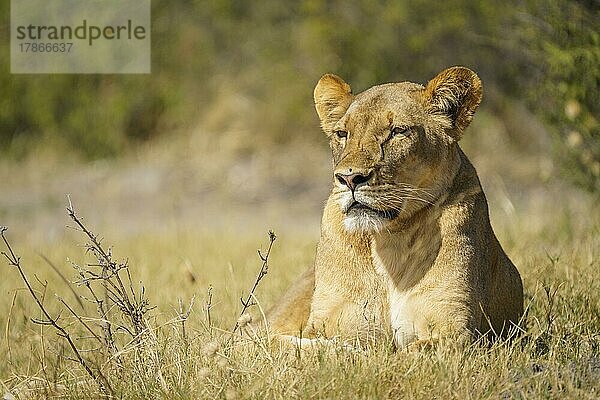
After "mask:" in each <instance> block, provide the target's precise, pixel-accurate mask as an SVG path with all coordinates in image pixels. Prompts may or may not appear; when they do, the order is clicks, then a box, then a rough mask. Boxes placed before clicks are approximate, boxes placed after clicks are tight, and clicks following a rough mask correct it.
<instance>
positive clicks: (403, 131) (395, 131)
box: [391, 126, 410, 137]
mask: <svg viewBox="0 0 600 400" xmlns="http://www.w3.org/2000/svg"><path fill="white" fill-rule="evenodd" d="M391 134H392V137H395V136H408V135H409V134H410V129H408V128H402V127H399V126H395V127H393V128H392V129H391Z"/></svg>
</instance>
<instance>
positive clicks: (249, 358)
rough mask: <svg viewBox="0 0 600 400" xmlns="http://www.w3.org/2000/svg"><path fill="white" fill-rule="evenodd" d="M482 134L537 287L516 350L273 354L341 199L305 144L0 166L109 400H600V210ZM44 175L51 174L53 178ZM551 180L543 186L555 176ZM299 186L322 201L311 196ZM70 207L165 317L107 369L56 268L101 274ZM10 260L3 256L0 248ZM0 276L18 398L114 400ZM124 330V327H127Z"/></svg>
mask: <svg viewBox="0 0 600 400" xmlns="http://www.w3.org/2000/svg"><path fill="white" fill-rule="evenodd" d="M481 120H482V121H483V123H482V125H480V126H479V128H478V127H477V126H476V128H475V129H478V132H479V133H480V134H479V135H478V136H477V138H480V139H477V141H474V142H471V143H469V142H467V144H466V152H467V154H468V155H469V156H470V157H471V159H472V160H473V162H474V164H475V166H476V167H477V168H478V170H479V172H480V175H481V177H482V182H483V187H484V190H485V191H486V193H487V195H488V199H489V203H490V214H491V219H492V225H493V226H494V229H495V231H496V234H497V236H498V238H499V239H500V242H501V243H502V245H503V247H504V249H505V250H506V252H507V254H508V255H509V256H510V257H511V259H512V260H513V262H514V263H515V264H516V265H517V267H518V269H519V271H520V273H521V276H522V278H523V282H524V287H525V296H526V299H525V306H526V308H527V321H526V326H524V327H523V328H524V331H525V332H524V334H523V335H522V336H521V337H520V338H519V339H517V340H514V341H512V342H498V343H495V344H494V345H492V346H486V345H483V344H478V343H475V344H473V345H471V346H468V347H466V348H464V347H458V346H456V345H455V344H454V343H452V341H450V340H447V341H442V342H441V343H440V344H439V345H438V346H436V347H435V348H433V349H424V350H422V351H410V352H407V351H404V350H396V351H394V349H393V348H392V346H390V344H389V343H379V344H377V346H376V347H374V348H370V349H368V350H367V351H349V350H347V349H337V348H333V349H332V348H317V349H315V350H314V351H297V350H296V349H293V348H291V349H290V348H279V347H278V346H277V345H273V344H271V343H269V341H268V337H267V335H266V334H265V333H264V331H263V330H262V329H261V328H262V323H261V322H260V320H259V316H260V314H261V310H262V311H265V312H266V310H268V308H269V307H270V306H271V305H273V304H275V302H276V301H277V299H278V298H279V297H280V296H281V295H282V294H283V293H284V291H285V289H286V287H287V286H288V285H289V284H290V283H291V282H292V281H293V280H294V278H295V277H296V276H298V275H299V274H300V273H301V272H302V271H304V270H305V269H306V268H307V267H308V266H309V265H310V264H311V262H312V260H313V257H314V251H315V245H316V242H317V240H318V234H319V228H318V224H319V212H320V209H321V207H322V204H323V200H324V199H325V197H326V195H327V187H328V184H329V183H328V181H329V177H328V174H329V172H328V170H327V168H328V160H327V158H328V155H327V152H326V150H325V149H321V150H319V151H320V152H314V151H313V152H311V151H308V150H307V149H306V148H302V147H298V148H296V151H295V153H294V154H293V155H291V154H287V153H281V154H280V155H279V157H280V158H274V159H269V158H268V157H267V155H266V154H265V155H259V156H256V155H255V156H252V157H246V158H244V156H243V155H240V154H238V153H235V154H226V153H227V151H228V150H226V149H225V150H224V148H223V147H222V146H221V147H219V146H216V147H215V149H217V150H218V152H217V151H215V152H213V153H214V154H213V155H212V156H211V151H204V152H203V153H197V152H196V151H195V149H196V147H195V144H194V143H195V142H194V139H193V137H192V138H191V139H189V141H188V142H185V141H184V142H183V145H181V144H180V145H178V146H177V148H176V149H172V148H168V146H166V145H165V146H164V147H163V148H162V149H161V148H160V145H157V146H156V147H150V148H148V149H145V150H144V151H143V152H141V153H140V154H139V155H136V156H132V157H129V158H128V159H124V160H120V161H117V162H114V163H111V164H101V163H96V164H91V165H87V164H77V163H76V162H74V163H73V165H74V166H75V167H72V168H66V167H64V165H63V164H64V163H53V161H52V160H50V161H48V160H44V159H43V157H39V158H37V159H36V160H34V161H32V162H30V163H29V164H27V163H25V164H19V165H10V164H2V166H3V167H2V169H0V174H1V177H2V179H3V182H4V185H5V190H4V191H3V192H2V196H1V197H0V225H9V230H8V231H7V232H6V233H5V235H6V237H7V238H8V240H9V241H10V243H11V245H12V247H13V250H14V251H15V252H16V253H17V254H18V255H19V256H21V257H22V258H21V265H22V267H23V269H24V271H25V273H26V274H27V276H28V278H29V279H30V281H31V282H32V284H33V286H34V287H35V288H36V290H37V293H38V295H39V296H43V297H44V305H45V307H46V308H47V309H48V310H49V311H50V313H51V314H52V315H54V316H58V315H60V319H59V322H60V323H61V324H63V326H65V327H66V328H67V329H68V330H69V331H70V332H71V333H72V335H73V337H74V338H75V343H76V345H77V346H78V347H79V348H80V350H81V354H82V355H83V357H84V358H85V359H86V360H87V362H88V363H89V364H90V365H91V366H92V367H93V369H94V370H95V371H100V372H102V374H103V375H105V376H106V379H107V381H108V383H109V384H110V387H111V390H110V391H106V393H105V394H106V395H108V396H113V397H114V398H125V399H198V398H208V399H212V398H217V399H219V398H225V399H234V398H239V399H246V398H247V399H264V398H278V399H289V398H306V399H309V398H316V399H354V398H365V399H376V398H405V399H412V398H419V399H435V398H437V399H510V398H515V399H537V398H556V399H559V398H560V399H596V398H598V396H599V394H600V262H599V255H600V254H599V253H600V231H599V229H600V228H599V227H600V213H599V210H598V206H597V197H594V195H590V194H585V193H583V192H580V191H578V190H577V189H574V188H573V187H571V186H569V185H567V184H565V183H564V182H562V181H560V180H556V179H549V178H548V172H544V171H541V169H540V168H541V167H540V166H544V165H545V164H544V162H543V160H542V161H540V160H538V159H536V158H535V157H533V158H532V157H529V158H525V157H524V156H523V155H522V154H519V153H517V152H514V151H513V152H511V153H510V154H511V155H512V160H513V162H512V163H511V166H510V167H509V166H507V165H506V164H503V163H504V162H505V161H506V159H507V158H508V156H505V155H501V156H499V158H494V157H495V154H496V153H495V152H494V151H490V149H495V148H498V143H496V142H493V141H492V142H490V143H488V144H486V142H485V141H490V135H486V133H489V132H488V131H486V130H485V129H483V128H481V127H482V126H484V125H485V126H488V127H489V126H490V121H486V120H485V116H484V117H482V118H481ZM492 122H493V121H492ZM488 130H489V129H488ZM186 140H187V139H186ZM205 145H206V144H205V143H204V142H203V143H202V146H205ZM503 146H504V145H503ZM199 147H200V145H198V148H199ZM232 151H234V150H232ZM224 153H225V155H224ZM194 154H196V157H197V158H198V160H199V161H198V160H197V161H194V160H196V159H194ZM197 154H201V156H198V155H197ZM211 157H212V158H211ZM261 157H262V158H261ZM220 158H223V160H225V161H222V163H224V164H223V165H229V166H228V167H227V168H225V169H224V170H226V171H229V173H230V176H229V178H228V177H227V176H224V175H223V173H222V172H220V171H221V169H220V168H221V166H222V165H221V164H218V162H219V160H220ZM190 160H191V161H190ZM519 160H520V161H519ZM307 161H309V163H308V164H310V165H311V168H309V169H308V170H306V169H305V170H303V171H302V174H301V175H303V176H301V177H300V178H299V179H295V178H294V179H293V171H298V170H300V169H299V167H298V166H299V165H301V164H302V163H303V162H304V163H306V162H307ZM40 163H42V165H44V166H45V168H38V166H39V165H40ZM226 163H229V164H226ZM278 165H285V167H279V168H278V167H277V166H278ZM305 165H306V164H305ZM538 171H541V172H539V174H541V175H544V174H545V175H544V176H542V177H541V178H540V177H539V176H538ZM550 172H552V170H550ZM244 174H245V175H244ZM306 176H311V177H314V180H312V181H311V180H308V181H307V180H306V179H304V178H305V177H306ZM157 182H158V183H157ZM211 182H225V183H224V184H223V186H221V187H219V186H217V185H216V183H215V184H211ZM299 182H300V183H299ZM307 182H308V183H307ZM302 184H305V185H312V186H315V187H316V189H314V188H313V189H310V190H308V189H306V190H305V189H304V188H306V187H307V186H302ZM249 185H255V186H256V185H258V188H257V187H252V186H249ZM269 185H271V186H269ZM208 192H210V193H212V196H213V198H212V200H210V201H209V200H207V195H206V193H208ZM66 193H70V194H71V198H72V200H73V204H74V207H75V209H76V210H78V212H79V215H80V216H81V217H82V218H83V220H84V222H85V224H86V226H87V227H88V228H89V229H91V230H92V231H93V232H95V233H96V234H98V235H99V237H100V238H102V244H103V245H104V246H106V248H107V249H108V248H111V249H112V252H113V253H112V255H113V257H114V259H115V260H117V261H118V260H128V265H129V268H130V272H131V280H132V283H133V287H134V288H135V290H136V291H137V290H139V287H140V284H143V286H144V288H145V297H146V298H147V299H148V301H149V303H150V306H154V308H153V309H151V310H150V311H149V312H148V313H147V314H146V315H145V318H146V321H147V322H146V323H147V327H148V329H147V331H145V332H144V333H143V335H141V336H140V340H137V341H136V340H131V338H128V337H127V335H125V334H123V333H119V334H118V335H117V336H118V339H117V342H118V346H119V353H118V354H117V355H114V356H113V357H105V356H103V355H102V354H103V353H102V348H101V347H102V346H99V345H98V343H94V341H93V340H90V334H89V333H88V332H86V331H85V330H84V329H82V327H81V324H78V322H77V320H76V319H75V318H74V317H73V316H72V315H70V313H69V312H68V310H66V309H65V307H64V306H63V305H62V304H61V303H60V302H59V300H58V299H57V298H56V297H55V295H54V294H55V293H56V294H59V295H60V296H61V297H62V298H64V299H65V301H66V302H68V303H69V304H70V305H71V306H72V307H74V309H76V310H77V313H78V314H79V315H82V316H89V317H91V318H92V319H89V320H87V321H88V324H89V325H90V326H92V327H93V329H95V330H96V332H98V331H99V330H98V328H97V326H98V324H100V323H101V321H99V319H98V314H97V313H96V309H95V305H94V304H92V303H89V302H87V301H86V300H85V299H83V300H82V303H83V305H84V309H82V308H81V306H79V305H78V301H77V298H76V296H75V295H74V294H73V292H72V291H71V289H69V286H71V288H73V289H74V290H75V291H77V293H83V292H82V289H83V288H81V287H77V286H76V285H72V284H71V285H67V283H65V281H64V280H63V279H62V278H61V277H60V275H59V274H58V273H57V272H56V271H55V270H54V269H53V268H52V267H51V266H50V265H49V262H50V263H52V264H53V265H54V266H55V267H56V269H57V270H58V271H60V274H62V275H63V276H64V277H65V278H66V279H67V280H69V281H74V280H76V271H75V269H74V268H73V264H74V263H75V264H79V265H85V264H86V263H93V262H94V258H93V257H92V256H91V255H90V254H89V253H88V254H86V250H85V248H84V244H85V243H86V242H88V240H87V239H86V238H85V236H84V235H82V233H81V232H78V231H76V230H73V229H70V228H68V227H65V225H69V226H73V223H72V221H70V220H69V218H68V216H67V214H66V212H65V211H64V208H65V206H66V205H67V200H66V197H65V196H64V195H65V194H66ZM240 193H242V194H240ZM236 196H237V197H236ZM269 229H273V230H274V231H275V233H276V235H277V240H276V241H275V242H274V245H273V249H272V252H271V254H270V256H269V262H268V266H269V269H268V274H267V275H266V276H265V277H264V278H263V279H262V280H261V282H260V283H259V285H258V289H257V290H256V292H255V297H256V301H257V302H258V305H254V306H252V307H251V311H252V314H253V315H254V316H255V321H254V324H253V326H254V327H255V328H254V329H256V331H255V332H253V331H252V329H249V328H248V327H245V328H244V329H242V335H240V332H239V331H238V332H237V334H236V336H235V337H234V339H229V337H230V335H229V332H230V331H231V330H232V329H233V328H234V326H235V323H236V321H237V319H238V317H239V316H240V312H241V310H242V304H241V301H240V298H246V296H247V295H248V292H249V291H250V289H251V288H252V286H253V284H254V282H255V278H256V275H257V273H258V271H259V270H260V268H261V264H262V261H261V259H260V257H259V255H258V253H257V250H258V249H261V250H262V253H263V254H264V252H265V250H266V247H267V246H268V243H269V239H268V235H267V232H268V230H269ZM0 247H1V249H2V251H6V249H5V246H4V244H3V243H2V242H0ZM45 259H47V260H48V261H49V262H48V261H46V260H45ZM0 276H1V277H2V279H1V280H0V293H1V294H2V296H1V297H0V327H1V328H2V329H1V333H2V335H1V340H0V355H1V360H0V361H1V362H0V379H1V385H2V387H1V389H2V391H3V393H6V395H5V399H12V398H22V399H30V398H34V399H35V398H39V399H46V398H57V399H58V398H66V399H89V398H100V397H101V395H102V393H101V391H100V389H99V385H98V383H97V382H96V381H94V379H92V378H91V377H90V376H89V375H88V374H87V373H86V371H85V370H84V368H83V367H82V366H81V365H80V364H79V363H78V362H77V361H72V359H73V358H74V357H75V355H74V354H73V352H72V350H71V349H70V348H69V346H68V345H67V343H66V341H65V339H64V338H62V337H59V336H57V335H56V330H55V329H54V328H53V327H52V326H43V325H39V324H34V323H33V322H32V321H31V318H34V319H40V318H41V313H40V310H39V308H37V306H36V304H35V302H34V300H33V298H32V296H31V295H30V294H29V293H28V292H27V291H26V290H25V285H24V283H23V281H22V280H21V279H20V277H19V274H18V271H17V270H16V269H15V268H14V267H11V266H9V265H8V263H7V262H6V260H4V259H3V260H1V261H0ZM46 282H47V284H46V289H45V291H44V290H43V284H45V283H46ZM194 296H195V297H194ZM192 298H194V304H193V307H192V308H191V312H190V314H189V317H188V318H187V320H186V321H185V323H183V324H182V318H181V316H180V314H181V311H180V306H179V300H180V299H181V302H182V308H183V311H184V313H185V311H186V310H187V309H188V307H189V305H190V302H191V300H192ZM209 317H210V318H209ZM114 318H115V320H114V321H113V322H115V323H119V322H120V317H119V313H114ZM117 358H118V361H117ZM11 396H13V397H11Z"/></svg>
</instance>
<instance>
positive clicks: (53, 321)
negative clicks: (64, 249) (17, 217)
mask: <svg viewBox="0 0 600 400" xmlns="http://www.w3.org/2000/svg"><path fill="white" fill-rule="evenodd" d="M7 229H8V228H7V227H5V226H1V227H0V235H1V236H2V240H3V241H4V245H5V246H6V249H7V250H8V253H6V252H4V251H3V252H2V253H1V254H2V255H3V256H4V257H6V259H7V260H8V264H9V265H10V266H12V267H15V268H16V269H17V270H18V271H19V274H20V275H21V279H22V280H23V282H24V283H25V286H27V290H28V291H29V293H30V294H31V296H32V297H33V299H34V300H35V302H36V303H37V305H38V307H39V309H40V310H41V312H42V313H43V314H44V317H45V320H32V321H33V322H35V323H38V324H42V325H50V326H52V327H53V328H54V329H56V331H57V334H58V335H59V336H60V337H62V338H64V339H65V340H66V341H67V343H68V344H69V347H70V348H71V350H72V351H73V353H74V354H75V356H76V361H77V362H79V364H81V366H82V367H83V368H84V369H85V370H86V372H87V373H88V375H89V376H90V377H91V378H92V379H94V381H96V383H98V386H99V387H100V391H101V392H102V393H105V394H107V393H110V394H112V393H113V389H112V387H111V386H110V383H109V382H108V379H106V377H105V376H104V374H102V372H101V371H100V370H96V371H94V370H92V368H91V367H90V365H89V363H88V362H87V361H86V360H85V358H83V356H82V355H81V352H80V351H79V349H78V348H77V346H76V345H75V343H74V342H73V339H72V337H71V335H70V334H69V332H68V331H67V330H66V329H65V328H64V327H63V326H62V325H60V324H59V323H58V320H59V318H60V315H59V316H58V317H55V318H53V317H52V316H51V315H50V313H49V312H48V310H46V307H45V306H44V305H43V303H42V301H41V300H40V298H39V297H38V295H37V294H36V292H35V290H34V289H33V287H32V286H31V283H30V282H29V279H28V278H27V276H26V275H25V272H24V271H23V268H22V266H21V257H19V256H17V255H16V254H15V253H14V251H13V249H12V247H11V245H10V243H9V242H8V239H6V236H5V235H4V233H5V232H6V230H7Z"/></svg>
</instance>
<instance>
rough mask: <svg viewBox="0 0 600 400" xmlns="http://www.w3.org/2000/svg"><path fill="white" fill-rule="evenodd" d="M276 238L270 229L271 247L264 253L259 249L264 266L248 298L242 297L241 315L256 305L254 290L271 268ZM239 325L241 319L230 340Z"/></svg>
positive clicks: (236, 324) (237, 322)
mask: <svg viewBox="0 0 600 400" xmlns="http://www.w3.org/2000/svg"><path fill="white" fill-rule="evenodd" d="M275 239H277V236H275V233H274V232H273V231H269V247H268V248H267V252H266V253H265V254H264V255H263V254H262V253H261V251H260V250H258V256H259V257H260V259H261V260H262V266H261V267H260V271H258V275H256V280H255V281H254V286H252V289H251V290H250V292H249V293H248V296H247V297H246V300H245V301H244V299H243V298H240V302H241V303H242V306H243V308H242V311H241V312H240V315H239V316H240V317H241V316H242V315H244V314H245V313H246V311H247V310H248V308H249V307H251V306H253V305H255V303H254V302H252V298H254V292H255V291H256V288H257V287H258V284H259V283H260V281H261V280H262V279H263V278H264V277H265V275H267V272H268V270H269V255H270V254H271V249H272V248H273V242H275ZM239 326H240V324H239V319H238V321H236V323H235V326H234V327H233V330H232V331H231V336H230V338H229V340H231V339H232V338H233V335H234V334H235V332H236V331H237V330H238V328H239Z"/></svg>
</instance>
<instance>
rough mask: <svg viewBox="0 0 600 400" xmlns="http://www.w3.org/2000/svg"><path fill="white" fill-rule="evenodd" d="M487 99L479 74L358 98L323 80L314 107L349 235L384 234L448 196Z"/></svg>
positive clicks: (381, 89) (450, 75) (335, 80)
mask: <svg viewBox="0 0 600 400" xmlns="http://www.w3.org/2000/svg"><path fill="white" fill-rule="evenodd" d="M481 97H482V85H481V81H480V79H479V77H477V75H476V74H475V73H474V72H473V71H471V70H469V69H467V68H464V67H453V68H449V69H446V70H444V71H442V72H441V73H440V74H438V75H437V76H436V77H435V78H433V79H432V80H431V81H429V83H427V85H426V86H422V85H419V84H416V83H410V82H402V83H387V84H383V85H378V86H374V87H372V88H370V89H367V90H365V91H364V92H362V93H360V94H358V95H353V94H352V91H351V89H350V86H349V85H348V84H347V83H346V82H344V81H343V80H342V79H341V78H340V77H338V76H336V75H332V74H327V75H324V76H323V77H322V78H321V79H320V80H319V82H318V83H317V86H316V87H315V91H314V100H315V107H316V109H317V114H318V115H319V118H320V120H321V126H322V128H323V131H324V132H325V133H326V134H327V136H328V137H329V140H330V146H331V150H332V153H333V164H334V172H333V185H334V189H333V193H332V196H333V198H334V199H335V201H336V202H337V204H339V207H340V209H341V211H342V213H343V215H344V225H345V227H346V229H347V230H349V231H379V230H381V229H382V228H384V227H386V226H388V225H389V224H390V223H391V222H392V221H396V220H400V219H403V218H407V217H408V216H410V215H412V214H414V213H415V212H416V211H417V210H418V209H420V208H422V207H424V206H426V205H427V204H430V203H433V202H434V201H436V199H438V198H439V197H440V196H441V195H442V194H443V192H444V191H446V190H447V189H448V187H449V186H450V184H451V181H452V178H453V177H454V174H455V173H456V170H457V168H458V163H459V156H458V147H457V144H456V142H457V141H458V140H459V139H460V137H461V135H462V132H463V130H464V129H465V128H466V127H467V126H468V125H469V123H470V122H471V119H472V117H473V113H474V112H475V110H476V109H477V107H478V106H479V103H480V101H481Z"/></svg>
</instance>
